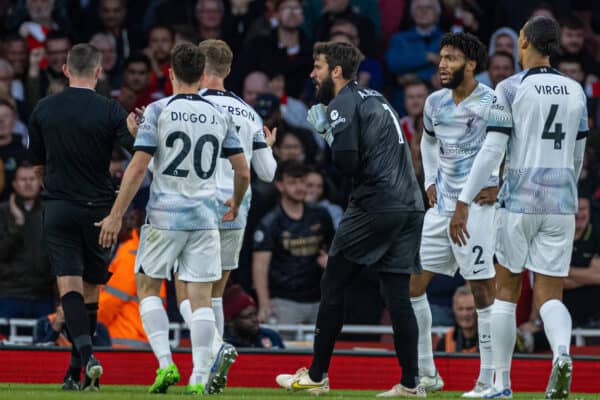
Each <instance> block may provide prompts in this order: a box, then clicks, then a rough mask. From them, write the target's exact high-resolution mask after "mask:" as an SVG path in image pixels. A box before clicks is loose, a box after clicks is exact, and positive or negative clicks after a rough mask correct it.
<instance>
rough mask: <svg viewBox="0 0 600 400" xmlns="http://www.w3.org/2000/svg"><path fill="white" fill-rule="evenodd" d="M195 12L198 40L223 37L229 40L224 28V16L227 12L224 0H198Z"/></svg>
mask: <svg viewBox="0 0 600 400" xmlns="http://www.w3.org/2000/svg"><path fill="white" fill-rule="evenodd" d="M195 12H196V14H195V15H196V21H195V22H196V34H197V35H198V41H200V42H201V41H203V40H206V39H222V40H225V41H226V42H227V38H225V37H224V33H225V32H224V29H223V16H224V14H225V8H224V6H223V0H198V3H196V11H195Z"/></svg>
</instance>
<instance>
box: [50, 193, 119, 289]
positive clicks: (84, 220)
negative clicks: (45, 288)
mask: <svg viewBox="0 0 600 400" xmlns="http://www.w3.org/2000/svg"><path fill="white" fill-rule="evenodd" d="M109 212H110V207H105V206H101V207H98V206H95V207H85V206H83V205H80V204H77V203H73V202H69V201H65V200H45V201H44V234H45V236H46V243H47V245H48V257H49V258H50V266H51V268H52V273H53V274H54V275H55V276H67V275H75V276H81V277H82V278H83V280H84V281H85V282H88V283H92V284H98V285H100V284H104V283H106V282H107V281H108V278H109V277H110V275H109V273H108V264H109V262H110V249H105V248H103V247H102V246H100V245H99V244H98V236H99V234H100V228H97V227H95V226H94V222H98V221H101V220H102V219H103V218H104V217H106V216H107V215H108V214H109Z"/></svg>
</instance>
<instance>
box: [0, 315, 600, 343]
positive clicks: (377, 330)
mask: <svg viewBox="0 0 600 400" xmlns="http://www.w3.org/2000/svg"><path fill="white" fill-rule="evenodd" d="M35 324H36V320H35V319H23V318H13V319H6V318H0V327H2V326H8V327H9V337H8V341H9V342H10V343H14V344H31V343H32V336H31V334H32V332H33V327H34V326H35ZM261 326H262V327H263V328H269V329H273V330H275V331H277V332H280V333H281V332H283V333H291V334H294V335H295V340H298V341H306V340H312V339H313V337H314V330H315V327H314V325H309V324H297V325H296V324H265V325H261ZM450 328H451V327H449V326H434V327H432V329H431V333H433V334H434V335H439V336H441V335H443V334H444V333H446V332H447V331H448V330H449V329H450ZM186 329H187V328H186V326H185V324H182V323H176V322H173V323H170V324H169V341H170V344H171V346H172V347H178V346H179V343H180V342H181V337H182V332H183V331H184V330H186ZM24 331H25V332H24ZM342 333H351V334H364V335H388V334H389V335H391V334H392V333H393V331H392V327H391V326H389V325H345V326H344V327H343V329H342ZM572 335H573V336H574V337H575V346H585V345H586V340H585V338H592V337H600V329H585V328H576V329H573V332H572Z"/></svg>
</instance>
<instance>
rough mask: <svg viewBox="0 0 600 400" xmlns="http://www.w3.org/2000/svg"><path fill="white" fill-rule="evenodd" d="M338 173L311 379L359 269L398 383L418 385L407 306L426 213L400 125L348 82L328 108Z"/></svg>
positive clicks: (373, 96)
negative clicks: (390, 341) (377, 300)
mask: <svg viewBox="0 0 600 400" xmlns="http://www.w3.org/2000/svg"><path fill="white" fill-rule="evenodd" d="M327 115H328V119H329V123H330V125H331V127H332V131H333V136H334V141H333V143H332V147H331V151H332V157H333V162H334V164H335V165H336V167H337V168H338V169H339V170H340V171H341V172H342V173H343V174H344V175H346V176H350V177H352V178H353V190H352V192H351V194H350V203H349V206H348V208H347V210H346V212H345V213H344V216H343V217H342V221H341V223H340V226H339V228H338V230H337V232H336V233H335V236H334V238H333V243H332V246H331V249H330V251H329V262H328V264H327V268H326V269H325V273H324V275H323V279H322V282H321V293H322V295H321V305H320V308H319V315H318V319H317V330H316V336H315V356H314V360H313V364H312V366H311V368H310V371H309V373H310V377H311V379H313V380H314V381H320V380H321V379H322V377H323V374H324V373H326V372H327V370H328V368H329V362H330V358H331V352H332V350H333V344H334V341H335V337H336V336H337V334H338V333H339V331H340V329H341V326H342V323H343V304H344V289H345V288H346V286H348V285H349V284H350V282H352V280H353V278H354V277H355V276H356V275H357V274H358V273H359V272H360V270H361V268H363V267H365V266H366V267H369V268H375V269H376V270H377V271H378V274H379V277H380V283H381V290H382V294H383V297H384V300H385V301H386V304H387V307H388V309H389V311H390V314H391V317H392V323H393V328H394V342H395V346H396V353H397V355H398V360H399V362H400V365H401V366H402V375H403V376H402V381H401V383H402V384H403V385H404V386H405V387H407V388H414V387H415V386H416V383H415V377H416V376H417V375H418V367H417V340H418V333H417V323H416V319H415V316H414V313H413V310H412V306H411V304H410V298H409V291H408V288H409V282H410V274H411V273H415V272H419V271H420V269H421V267H420V262H419V247H420V242H421V229H422V226H423V215H424V206H423V199H422V196H421V191H420V188H419V184H418V182H417V179H416V176H415V173H414V170H413V166H412V161H411V156H410V150H409V146H408V143H407V142H406V138H405V137H404V134H403V132H402V130H401V128H400V123H399V118H398V116H397V114H396V112H395V111H394V110H393V108H392V106H391V105H390V104H389V103H388V102H387V101H386V100H385V98H384V97H383V96H382V95H381V94H379V93H378V92H376V91H374V90H369V89H360V88H359V87H358V86H357V85H356V83H355V82H350V83H348V84H347V85H346V86H345V87H344V88H343V89H342V90H341V91H340V92H339V93H338V95H337V96H336V97H335V98H334V99H333V100H332V101H331V102H330V103H329V105H328V108H327Z"/></svg>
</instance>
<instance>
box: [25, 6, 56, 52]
mask: <svg viewBox="0 0 600 400" xmlns="http://www.w3.org/2000/svg"><path fill="white" fill-rule="evenodd" d="M54 5H55V1H54V0H37V1H34V0H27V1H25V7H26V11H27V17H28V18H27V20H26V21H25V22H23V23H22V24H21V25H20V26H19V35H21V36H22V37H23V38H25V39H26V40H27V47H28V48H29V49H30V50H31V49H36V48H39V47H44V43H45V42H46V39H47V37H48V34H49V33H50V32H52V31H56V30H63V31H64V30H65V28H66V24H65V23H61V24H60V25H62V26H59V24H58V23H57V21H55V20H54V19H53V17H52V16H53V15H52V14H53V13H52V11H53V10H54ZM61 28H62V29H61Z"/></svg>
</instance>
